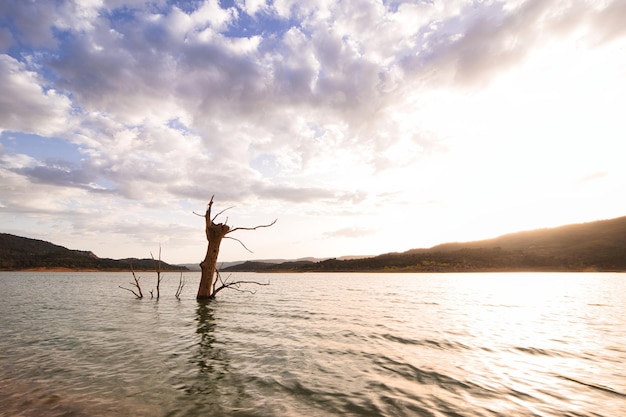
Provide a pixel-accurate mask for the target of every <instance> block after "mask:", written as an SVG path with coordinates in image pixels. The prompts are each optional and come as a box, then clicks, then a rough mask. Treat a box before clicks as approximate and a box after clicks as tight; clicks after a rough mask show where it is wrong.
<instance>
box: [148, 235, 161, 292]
mask: <svg viewBox="0 0 626 417" xmlns="http://www.w3.org/2000/svg"><path fill="white" fill-rule="evenodd" d="M150 256H151V257H152V262H153V263H154V269H156V273H157V285H156V293H157V296H156V298H157V300H158V299H159V298H160V297H161V281H162V280H163V277H161V245H159V261H158V262H157V261H155V260H154V255H153V254H152V252H150ZM150 295H152V291H150Z"/></svg>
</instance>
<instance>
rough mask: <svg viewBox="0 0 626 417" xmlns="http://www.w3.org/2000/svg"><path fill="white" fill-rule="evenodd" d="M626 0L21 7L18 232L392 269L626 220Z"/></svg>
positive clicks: (12, 5) (0, 183)
mask: <svg viewBox="0 0 626 417" xmlns="http://www.w3.org/2000/svg"><path fill="white" fill-rule="evenodd" d="M625 21H626V2H624V1H623V0H588V1H584V0H568V1H561V0H554V1H544V0H540V1H537V0H511V1H488V0H485V1H480V0H473V1H470V0H446V1H439V0H429V1H417V0H414V1H408V0H407V1H404V0H378V1H376V0H344V1H339V0H273V1H272V0H250V1H247V0H229V1H227V0H223V1H218V0H206V1H182V0H181V1H171V0H153V1H145V0H3V1H2V2H0V232H3V233H11V234H15V235H19V236H25V237H29V238H35V239H42V240H47V241H50V242H53V243H55V244H58V245H62V246H65V247H68V248H70V249H80V250H91V251H93V252H94V253H95V254H96V255H98V256H99V257H103V258H115V259H120V258H126V257H138V258H144V257H149V256H150V253H151V252H152V253H155V254H156V253H157V252H158V249H159V247H161V248H162V254H163V255H162V256H163V259H164V260H165V261H168V262H174V263H196V262H200V261H201V260H202V259H203V258H204V255H205V252H206V237H205V234H204V218H203V217H201V216H198V215H196V214H194V213H197V214H200V215H202V214H204V211H205V210H206V207H207V203H208V201H209V200H210V199H211V196H213V195H214V196H215V197H214V201H215V202H214V205H213V209H214V213H215V212H217V211H221V210H224V209H227V210H226V211H225V212H224V213H223V214H222V215H221V216H220V217H218V219H216V221H217V222H227V224H228V225H230V226H231V227H254V226H257V225H264V224H268V223H270V222H272V221H273V220H274V219H278V221H277V222H276V224H275V225H273V226H272V227H269V228H261V229H257V230H255V231H246V230H241V231H237V232H235V233H233V234H232V235H230V236H232V237H235V238H237V239H239V240H240V241H241V242H243V243H245V246H246V247H247V248H248V249H249V250H250V251H251V252H250V251H247V250H246V249H245V248H244V247H243V246H242V245H241V244H240V243H239V242H237V241H236V240H225V241H223V243H222V247H221V251H220V260H221V261H235V260H246V259H276V258H280V259H296V258H300V257H339V256H345V255H377V254H381V253H387V252H394V251H405V250H409V249H412V248H426V247H431V246H434V245H437V244H440V243H445V242H453V241H471V240H478V239H485V238H491V237H496V236H499V235H502V234H506V233H510V232H516V231H521V230H529V229H536V228H544V227H554V226H559V225H564V224H570V223H581V222H588V221H595V220H600V219H609V218H615V217H621V216H624V215H626V194H625V193H626V191H625V190H626V163H624V155H625V151H626V121H625V119H624V109H626V25H624V24H623V22H625Z"/></svg>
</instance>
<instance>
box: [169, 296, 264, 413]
mask: <svg viewBox="0 0 626 417" xmlns="http://www.w3.org/2000/svg"><path fill="white" fill-rule="evenodd" d="M214 308H215V306H214V301H199V302H198V307H197V309H196V321H197V328H196V333H197V335H198V336H199V337H198V338H197V339H196V341H197V344H196V347H195V349H194V353H193V354H192V355H191V357H190V362H191V364H192V365H193V366H192V369H191V372H190V373H189V374H188V375H185V376H184V378H185V381H184V383H183V386H184V387H183V390H184V392H185V397H186V398H185V399H184V401H181V403H186V404H188V405H189V406H188V407H186V408H185V409H183V410H180V409H179V410H178V411H179V412H182V413H181V414H180V415H181V416H182V415H200V414H207V415H211V416H220V415H229V416H234V415H249V412H250V410H251V408H246V407H245V406H244V403H245V402H246V398H248V397H249V396H247V395H246V392H245V386H244V384H243V381H242V379H241V378H240V376H238V374H237V373H236V372H233V371H232V369H231V364H230V359H231V358H230V355H229V352H228V351H227V349H225V348H223V347H221V346H220V345H221V344H220V342H219V341H217V338H216V328H217V325H218V323H217V321H216V319H215V314H214V313H215V312H214ZM194 369H195V371H194ZM192 404H193V405H192ZM176 415H179V414H176Z"/></svg>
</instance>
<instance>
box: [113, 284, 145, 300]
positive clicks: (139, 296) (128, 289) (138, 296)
mask: <svg viewBox="0 0 626 417" xmlns="http://www.w3.org/2000/svg"><path fill="white" fill-rule="evenodd" d="M131 284H132V282H131ZM118 287H119V288H121V289H123V290H126V291H130V292H132V293H133V294H135V297H137V298H143V295H139V294H137V293H136V292H135V291H133V290H131V289H130V288H125V287H122V286H121V285H118Z"/></svg>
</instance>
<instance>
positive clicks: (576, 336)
mask: <svg viewBox="0 0 626 417" xmlns="http://www.w3.org/2000/svg"><path fill="white" fill-rule="evenodd" d="M186 275H187V280H188V283H187V286H186V288H185V289H184V291H183V296H182V298H181V300H180V301H179V300H176V299H175V298H174V293H175V291H176V286H177V284H178V275H177V274H166V281H165V282H164V283H163V289H162V294H164V296H163V297H162V298H161V300H159V301H156V300H151V299H149V296H148V298H147V299H143V300H136V299H134V298H133V297H132V294H130V293H128V292H125V291H123V290H120V289H119V288H117V286H118V285H124V284H126V283H127V281H128V280H129V278H130V277H129V276H128V274H123V273H121V274H120V273H116V274H104V273H89V274H79V273H69V274H68V273H45V274H44V273H39V274H34V273H0V313H1V314H2V327H1V328H0V404H2V407H1V408H0V415H2V416H7V417H8V416H16V415H20V416H172V417H173V416H181V417H182V416H200V415H203V416H204V415H211V416H329V415H336V416H346V415H348V416H366V415H369V416H378V415H381V416H403V415H405V416H503V415H505V416H528V415H539V416H591V415H593V416H606V417H613V416H617V415H620V413H622V412H623V410H626V372H625V371H624V367H623V365H622V364H623V363H624V362H626V337H625V336H624V335H625V334H626V275H624V274H543V273H534V274H526V273H524V274H521V273H520V274H438V275H433V274H386V275H381V274H272V275H264V274H250V275H248V274H241V275H243V276H244V278H245V279H252V280H257V281H263V282H265V281H267V280H269V281H270V282H271V285H270V286H267V287H258V288H255V289H257V293H256V294H247V293H238V292H229V293H220V296H221V297H220V298H219V299H218V300H217V301H214V302H210V303H198V302H196V301H195V298H194V297H195V290H196V288H197V283H198V278H199V277H198V276H197V274H195V273H188V274H186ZM153 280H154V277H152V276H150V274H146V275H145V276H144V277H143V278H142V282H143V283H144V284H143V285H144V287H145V292H146V293H147V290H149V289H151V288H152V287H153V285H154V283H153V282H151V281H153ZM599 404H601V407H599V406H598V405H599Z"/></svg>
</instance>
